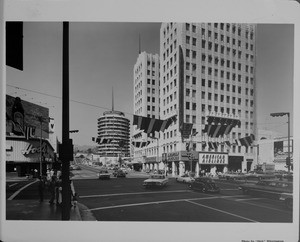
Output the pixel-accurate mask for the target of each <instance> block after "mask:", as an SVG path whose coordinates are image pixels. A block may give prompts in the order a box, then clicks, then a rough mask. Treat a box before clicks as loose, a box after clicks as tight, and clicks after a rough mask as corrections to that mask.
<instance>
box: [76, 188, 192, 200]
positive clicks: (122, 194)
mask: <svg viewBox="0 0 300 242" xmlns="http://www.w3.org/2000/svg"><path fill="white" fill-rule="evenodd" d="M173 192H190V191H189V190H176V191H161V192H129V193H113V194H104V195H87V196H79V198H92V197H110V196H124V195H140V194H161V193H173Z"/></svg>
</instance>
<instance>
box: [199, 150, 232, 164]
mask: <svg viewBox="0 0 300 242" xmlns="http://www.w3.org/2000/svg"><path fill="white" fill-rule="evenodd" d="M199 163H200V164H215V165H218V164H219V165H227V164H228V154H227V153H199Z"/></svg>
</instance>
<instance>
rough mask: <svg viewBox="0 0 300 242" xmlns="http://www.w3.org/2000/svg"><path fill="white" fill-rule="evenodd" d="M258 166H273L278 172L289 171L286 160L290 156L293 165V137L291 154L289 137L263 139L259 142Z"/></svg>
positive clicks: (291, 139)
mask: <svg viewBox="0 0 300 242" xmlns="http://www.w3.org/2000/svg"><path fill="white" fill-rule="evenodd" d="M257 145H258V154H257V166H264V165H272V166H273V167H274V170H276V171H287V170H288V168H287V164H286V159H287V157H288V155H289V156H290V158H291V165H293V149H294V145H293V137H290V153H289V154H288V145H289V141H288V138H287V137H274V138H270V139H261V140H259V141H258V142H257Z"/></svg>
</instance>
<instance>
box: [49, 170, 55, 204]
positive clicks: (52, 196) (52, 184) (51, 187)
mask: <svg viewBox="0 0 300 242" xmlns="http://www.w3.org/2000/svg"><path fill="white" fill-rule="evenodd" d="M55 186H56V177H55V176H52V177H51V181H50V184H49V192H50V201H49V203H50V204H53V203H54V199H55Z"/></svg>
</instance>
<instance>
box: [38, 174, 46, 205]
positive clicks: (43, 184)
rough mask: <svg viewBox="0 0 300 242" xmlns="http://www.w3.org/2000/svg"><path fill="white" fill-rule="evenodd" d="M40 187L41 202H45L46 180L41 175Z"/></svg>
mask: <svg viewBox="0 0 300 242" xmlns="http://www.w3.org/2000/svg"><path fill="white" fill-rule="evenodd" d="M38 189H39V198H40V202H43V201H44V190H45V181H44V179H43V178H42V177H41V176H39V185H38Z"/></svg>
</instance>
